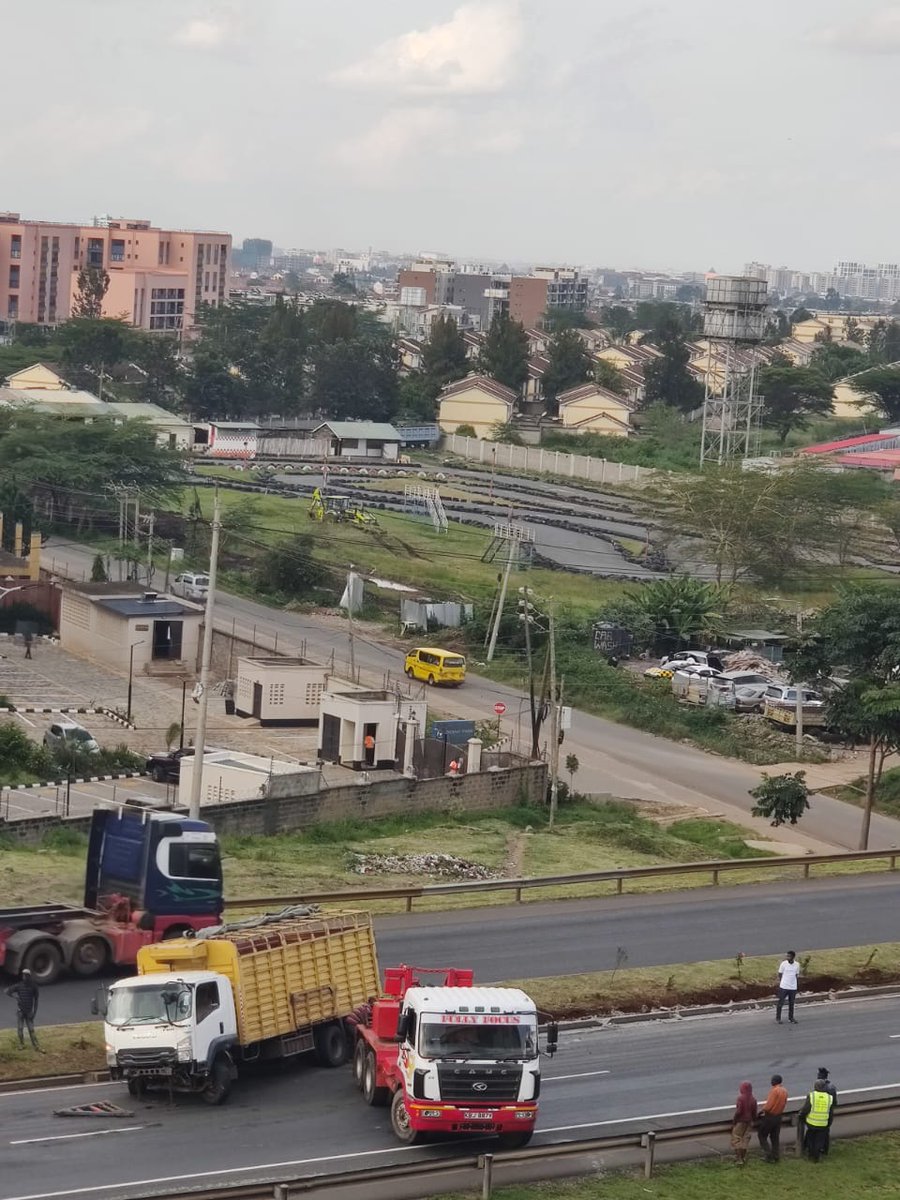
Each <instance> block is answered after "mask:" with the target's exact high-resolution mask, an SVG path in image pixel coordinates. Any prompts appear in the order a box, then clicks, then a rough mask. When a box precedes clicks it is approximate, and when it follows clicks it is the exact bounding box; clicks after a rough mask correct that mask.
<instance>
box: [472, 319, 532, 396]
mask: <svg viewBox="0 0 900 1200" xmlns="http://www.w3.org/2000/svg"><path fill="white" fill-rule="evenodd" d="M478 366H479V369H480V370H481V371H483V372H484V373H485V374H486V375H490V377H491V378H492V379H496V380H497V382H498V383H502V384H504V385H505V386H506V387H508V388H512V390H513V391H514V392H518V391H519V390H520V389H521V387H522V385H523V384H524V383H525V380H526V379H527V378H528V338H527V336H526V334H525V329H524V327H523V326H522V325H521V323H520V322H519V321H513V320H511V319H510V317H509V316H508V314H507V313H505V312H499V313H497V315H496V316H495V317H494V319H493V321H491V326H490V329H489V330H488V333H487V338H486V339H485V342H484V345H483V346H482V348H481V353H480V355H479V357H478Z"/></svg>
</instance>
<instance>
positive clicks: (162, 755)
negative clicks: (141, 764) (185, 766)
mask: <svg viewBox="0 0 900 1200" xmlns="http://www.w3.org/2000/svg"><path fill="white" fill-rule="evenodd" d="M193 753H194V747H193V746H185V747H184V748H183V749H182V750H159V751H157V753H155V754H151V755H150V756H149V757H148V759H147V764H146V766H145V768H144V770H145V771H146V772H147V774H148V775H149V776H150V778H151V779H155V780H156V782H157V783H177V782H178V780H179V779H180V778H181V760H182V759H183V758H184V756H185V755H186V754H193Z"/></svg>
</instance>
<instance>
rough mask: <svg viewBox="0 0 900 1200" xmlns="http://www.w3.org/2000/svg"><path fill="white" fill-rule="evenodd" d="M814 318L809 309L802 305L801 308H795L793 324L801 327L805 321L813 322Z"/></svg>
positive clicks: (792, 315)
mask: <svg viewBox="0 0 900 1200" xmlns="http://www.w3.org/2000/svg"><path fill="white" fill-rule="evenodd" d="M812 317H813V314H812V313H811V312H810V311H809V309H808V308H806V307H805V306H804V305H802V304H801V305H800V307H799V308H795V309H794V311H793V312H792V313H791V318H790V319H791V324H792V325H800V324H801V323H802V322H803V321H811V320H812Z"/></svg>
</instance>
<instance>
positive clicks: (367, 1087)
mask: <svg viewBox="0 0 900 1200" xmlns="http://www.w3.org/2000/svg"><path fill="white" fill-rule="evenodd" d="M362 1091H363V1100H365V1102H366V1104H370V1105H371V1106H372V1108H384V1107H385V1106H386V1105H387V1102H388V1097H389V1092H388V1090H387V1088H386V1087H379V1086H378V1067H377V1065H376V1062H375V1054H374V1052H373V1051H372V1050H367V1051H366V1065H365V1069H364V1070H363V1089H362Z"/></svg>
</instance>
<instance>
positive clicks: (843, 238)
mask: <svg viewBox="0 0 900 1200" xmlns="http://www.w3.org/2000/svg"><path fill="white" fill-rule="evenodd" d="M0 17H2V29H3V44H4V47H5V51H6V52H5V54H4V102H3V106H2V109H3V115H2V121H0V208H9V209H13V210H18V211H21V212H22V214H23V215H26V216H29V217H46V218H56V219H64V220H82V219H90V217H91V216H92V215H94V214H96V213H103V212H108V213H111V214H113V215H127V216H147V217H151V218H152V219H153V221H154V222H155V223H158V224H163V225H169V226H181V227H188V228H190V227H200V228H213V229H223V230H228V231H230V232H232V233H233V234H234V236H235V238H236V239H237V240H239V239H241V238H243V237H245V236H260V237H271V238H273V239H274V240H275V241H276V243H278V244H280V245H282V246H304V247H312V246H316V247H333V246H344V247H349V248H363V247H366V246H369V245H371V246H374V247H376V248H390V249H394V250H408V251H412V252H416V251H419V250H429V249H430V250H443V251H447V252H450V253H452V254H456V255H460V256H469V257H472V258H475V259H477V258H479V257H490V258H495V259H499V258H509V259H516V260H528V261H532V260H544V261H559V262H571V263H575V264H591V265H606V266H618V267H629V266H635V267H659V268H666V267H672V268H693V269H698V270H704V269H707V268H710V267H714V268H716V269H717V270H720V271H727V270H734V269H735V268H740V267H741V266H742V264H743V263H744V262H745V261H746V260H749V259H760V260H762V261H766V262H773V263H776V264H780V263H782V262H784V263H787V264H788V265H790V266H796V267H801V268H828V267H830V266H831V265H832V263H833V262H834V261H835V260H837V259H843V258H849V259H860V260H863V261H870V262H878V261H889V262H895V261H898V260H900V244H898V241H900V233H898V229H897V226H898V220H897V213H898V199H897V195H898V190H900V124H898V113H900V103H898V102H900V3H898V2H895V3H888V2H886V0H854V2H853V3H852V4H851V3H850V2H849V0H657V2H655V3H654V2H652V0H648V2H647V3H644V2H643V0H616V2H612V0H472V2H471V3H462V4H460V3H457V2H455V0H416V2H413V0H37V2H36V3H32V4H22V3H19V2H18V0H0Z"/></svg>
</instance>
